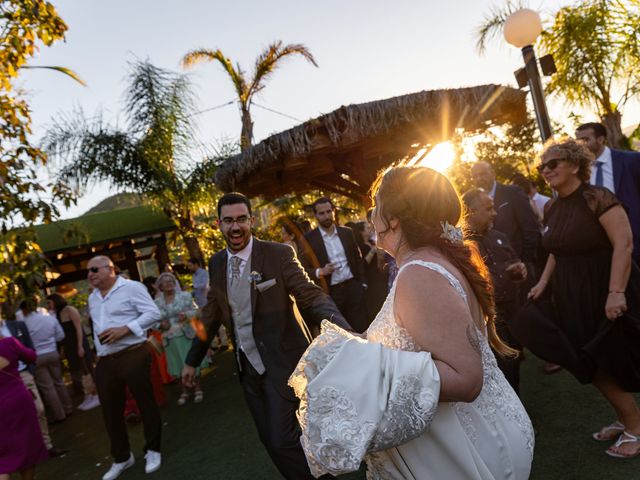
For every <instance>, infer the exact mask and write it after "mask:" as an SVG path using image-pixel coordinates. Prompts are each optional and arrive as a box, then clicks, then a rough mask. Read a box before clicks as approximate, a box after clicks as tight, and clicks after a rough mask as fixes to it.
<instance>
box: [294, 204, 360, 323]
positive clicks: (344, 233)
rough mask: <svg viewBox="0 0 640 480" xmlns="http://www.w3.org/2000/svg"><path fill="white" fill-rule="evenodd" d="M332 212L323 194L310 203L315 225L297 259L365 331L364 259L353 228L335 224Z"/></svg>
mask: <svg viewBox="0 0 640 480" xmlns="http://www.w3.org/2000/svg"><path fill="white" fill-rule="evenodd" d="M334 212H335V207H334V205H333V203H332V202H331V200H330V199H328V198H326V197H321V198H319V199H317V200H316V201H315V202H313V213H314V215H315V217H316V220H317V221H318V226H317V227H316V228H314V229H313V230H311V231H310V232H309V233H307V234H306V235H305V236H304V238H305V240H306V242H307V244H306V245H303V248H302V249H301V251H300V261H301V262H302V264H303V265H304V268H305V270H306V271H307V273H308V274H309V276H310V277H311V278H312V279H313V280H314V281H315V282H316V283H317V284H318V285H320V286H321V287H322V288H323V289H324V291H325V292H328V293H329V294H330V295H331V298H333V301H334V302H336V305H337V306H338V308H339V309H340V311H341V312H342V314H343V315H344V316H345V317H346V318H347V321H348V322H349V324H350V325H351V326H352V327H353V328H354V330H356V331H357V332H364V331H365V330H366V329H367V327H368V326H369V325H368V323H367V315H366V306H365V305H364V291H365V289H366V288H367V281H366V278H365V273H364V262H363V260H362V255H361V254H360V250H359V249H358V244H357V243H356V238H355V236H354V234H353V230H351V229H350V228H346V227H339V226H337V225H336V224H335V218H334ZM307 246H308V248H307Z"/></svg>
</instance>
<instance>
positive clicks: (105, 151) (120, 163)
mask: <svg viewBox="0 0 640 480" xmlns="http://www.w3.org/2000/svg"><path fill="white" fill-rule="evenodd" d="M194 102H195V100H194V96H193V91H192V87H191V84H190V82H189V80H188V78H187V77H186V76H185V75H182V74H178V73H174V72H170V71H167V70H164V69H161V68H158V67H156V66H154V65H152V64H151V63H149V62H148V61H135V62H132V64H131V71H130V74H129V77H128V85H127V87H126V91H125V96H124V112H125V114H126V118H127V125H126V127H125V128H120V127H117V126H113V125H110V124H108V123H106V122H105V121H104V120H103V119H102V116H101V115H99V116H98V119H97V120H88V119H87V118H86V116H85V115H84V113H83V112H81V111H80V112H76V113H75V114H72V115H70V116H66V117H62V118H59V119H57V120H56V121H55V122H54V123H53V125H52V127H51V128H50V129H49V130H48V132H47V134H46V136H45V140H44V145H45V148H46V150H47V152H49V154H50V155H51V156H52V157H54V158H56V159H58V160H59V161H60V162H61V163H62V168H61V170H60V172H59V180H60V181H61V182H62V183H71V184H73V185H76V186H77V187H78V188H81V189H82V188H86V187H87V186H88V185H90V184H92V183H93V182H97V181H105V182H108V183H109V184H111V185H113V186H114V187H116V188H119V189H121V190H123V191H127V192H131V193H136V194H138V195H141V196H142V197H143V198H144V199H145V200H146V201H148V202H149V203H151V204H152V205H154V206H156V207H157V208H159V209H161V210H162V211H163V212H164V213H165V214H166V215H167V217H169V218H170V219H171V220H173V221H174V223H175V224H176V227H177V228H178V231H179V233H180V234H181V236H182V239H183V240H184V243H185V246H186V248H187V250H188V252H189V255H191V256H193V257H196V258H200V259H202V258H203V254H202V250H201V247H200V244H199V242H198V234H197V223H196V218H195V217H196V216H198V215H204V216H207V215H209V213H210V210H211V206H212V201H211V199H212V195H213V194H214V193H215V189H214V187H213V186H212V184H211V178H212V176H213V172H214V171H215V168H216V167H217V165H218V162H219V161H220V160H219V159H218V157H217V156H214V158H211V159H208V160H204V161H199V162H198V161H194V160H193V158H192V156H193V152H194V149H193V148H192V147H193V145H192V142H193V136H194V132H193V126H192V122H191V116H192V115H193V113H194Z"/></svg>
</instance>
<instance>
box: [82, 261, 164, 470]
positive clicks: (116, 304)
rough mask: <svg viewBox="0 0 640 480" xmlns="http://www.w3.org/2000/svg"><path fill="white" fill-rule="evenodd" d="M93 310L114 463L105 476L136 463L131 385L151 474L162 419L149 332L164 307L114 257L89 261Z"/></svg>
mask: <svg viewBox="0 0 640 480" xmlns="http://www.w3.org/2000/svg"><path fill="white" fill-rule="evenodd" d="M87 268H88V275H87V278H88V280H89V284H90V285H91V286H92V287H93V288H94V290H93V292H92V293H91V295H90V296H89V313H90V315H91V321H92V322H93V332H94V341H95V345H96V351H97V353H98V364H97V365H96V369H95V376H96V386H97V387H98V396H99V397H100V403H101V404H102V416H103V419H104V423H105V427H106V428H107V433H108V435H109V440H110V441H111V455H112V456H113V460H114V463H113V465H112V466H111V468H110V469H109V471H107V473H105V474H104V476H103V477H102V479H103V480H114V479H115V478H118V477H119V476H120V474H121V473H122V472H123V471H124V470H126V469H127V468H129V467H131V466H132V465H133V464H134V463H135V459H134V456H133V453H132V452H131V448H130V446H129V438H128V436H127V427H126V425H125V421H124V406H125V395H126V393H125V391H126V387H129V390H130V391H131V393H132V394H133V396H134V398H135V399H136V402H137V404H138V407H139V408H140V414H141V416H142V424H143V426H144V436H145V447H144V451H145V460H146V466H145V471H146V473H151V472H154V471H156V470H158V469H159V468H160V464H161V456H160V437H161V430H162V420H161V417H160V410H159V408H158V405H157V404H156V401H155V398H154V396H153V387H152V386H151V376H150V373H151V352H150V351H149V349H148V348H147V338H146V331H147V330H148V329H149V328H150V327H151V326H152V325H153V324H155V323H156V322H157V321H159V320H160V310H158V307H157V306H156V304H155V302H154V301H153V300H152V298H151V296H150V295H149V293H148V291H147V287H145V286H144V285H143V284H142V283H140V282H135V281H132V280H127V279H125V278H122V277H120V276H117V275H116V272H115V269H114V265H113V262H112V261H111V259H110V258H109V257H105V256H101V255H100V256H96V257H93V258H92V259H91V260H90V261H89V265H88V267H87Z"/></svg>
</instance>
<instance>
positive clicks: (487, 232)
mask: <svg viewBox="0 0 640 480" xmlns="http://www.w3.org/2000/svg"><path fill="white" fill-rule="evenodd" d="M462 201H463V202H464V206H465V217H466V223H467V225H466V226H467V235H466V236H467V239H468V240H471V241H473V242H474V243H475V244H476V245H477V247H478V251H479V252H480V255H481V256H482V259H483V261H484V263H485V265H486V266H487V269H488V270H489V273H490V275H491V283H492V284H493V295H494V301H495V304H496V330H497V332H498V335H499V336H500V338H501V339H502V340H503V341H504V342H505V343H507V344H508V345H509V346H510V347H511V348H513V349H515V350H520V349H521V347H520V346H519V345H518V344H517V342H516V341H515V339H514V338H513V335H512V333H511V327H510V325H511V322H512V320H513V318H514V317H515V315H516V314H517V312H518V309H519V308H520V306H521V302H520V298H521V295H520V289H519V284H520V282H522V281H524V280H525V279H526V278H527V267H526V265H525V264H524V263H523V262H521V261H520V259H519V258H518V256H517V254H516V252H515V251H514V250H513V248H512V247H511V243H510V242H509V237H507V236H506V235H505V234H504V233H502V232H499V231H498V230H496V229H494V228H493V220H494V219H495V218H496V211H495V209H494V208H493V200H491V197H490V196H489V195H487V193H485V192H484V191H483V190H480V189H473V190H469V191H468V192H467V193H465V194H464V195H463V196H462ZM496 360H497V362H498V367H499V368H500V370H502V373H504V376H505V377H506V378H507V381H508V382H509V384H510V385H511V387H512V388H513V390H514V391H515V392H516V393H518V392H519V388H520V359H519V358H518V356H517V355H516V356H514V355H511V356H506V355H496Z"/></svg>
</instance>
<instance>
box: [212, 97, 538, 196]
mask: <svg viewBox="0 0 640 480" xmlns="http://www.w3.org/2000/svg"><path fill="white" fill-rule="evenodd" d="M525 95H526V94H525V93H524V92H521V91H519V90H515V89H513V88H508V87H503V86H499V85H482V86H477V87H469V88H459V89H447V90H431V91H423V92H418V93H412V94H409V95H402V96H399V97H394V98H389V99H386V100H378V101H374V102H368V103H362V104H359V105H349V106H346V107H344V106H343V107H340V108H339V109H338V110H335V111H334V112H331V113H329V114H326V115H322V116H320V117H318V118H315V119H312V120H309V121H307V122H305V123H303V124H301V125H298V126H296V127H294V128H292V129H290V130H286V131H284V132H281V133H278V134H275V135H272V136H271V137H269V138H267V139H265V140H263V141H262V142H260V143H258V144H257V145H255V146H253V147H251V148H250V149H249V150H247V151H246V152H243V153H241V154H239V155H237V156H235V157H232V158H230V159H228V160H227V161H226V162H225V163H224V164H222V166H221V167H220V168H219V169H218V171H217V173H216V175H215V182H216V184H217V185H218V186H219V187H220V188H221V189H222V190H223V191H233V190H236V191H241V192H243V193H245V194H246V195H249V196H258V195H262V196H265V197H276V196H280V195H282V194H285V193H291V192H296V193H304V192H307V191H309V190H314V189H317V188H321V189H325V190H328V191H332V192H335V193H339V194H342V195H347V196H349V197H352V198H355V199H358V200H360V199H362V197H363V196H364V195H366V193H367V190H368V188H369V186H370V185H371V183H372V181H373V180H374V179H375V176H376V174H377V172H378V171H379V170H380V169H383V168H385V167H387V166H388V165H390V164H392V163H394V162H396V161H398V160H401V159H403V158H406V157H411V156H413V155H414V154H415V153H416V152H417V151H418V150H420V149H422V148H425V147H427V148H428V147H429V146H434V145H436V144H438V143H440V142H443V141H445V140H447V139H449V138H450V137H451V135H452V134H453V133H454V132H455V130H456V129H458V128H462V129H464V130H465V131H479V130H484V129H486V128H488V127H489V126H492V125H499V124H502V123H505V122H508V121H511V122H520V121H522V120H524V118H525V115H526V107H525Z"/></svg>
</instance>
